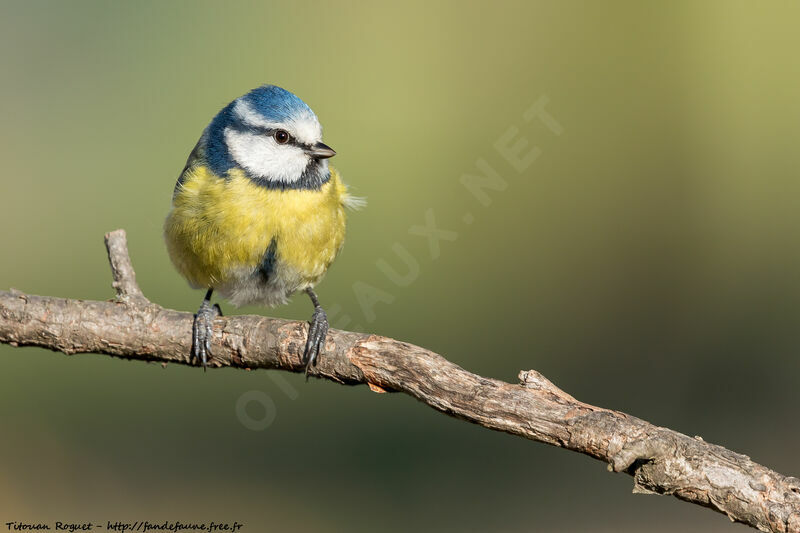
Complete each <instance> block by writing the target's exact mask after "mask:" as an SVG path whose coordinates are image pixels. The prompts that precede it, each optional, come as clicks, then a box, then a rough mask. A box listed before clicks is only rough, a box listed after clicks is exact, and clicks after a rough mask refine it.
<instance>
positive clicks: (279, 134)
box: [275, 130, 289, 144]
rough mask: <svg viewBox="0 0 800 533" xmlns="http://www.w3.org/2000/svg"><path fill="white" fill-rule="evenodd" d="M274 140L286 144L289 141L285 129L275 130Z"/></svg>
mask: <svg viewBox="0 0 800 533" xmlns="http://www.w3.org/2000/svg"><path fill="white" fill-rule="evenodd" d="M275 140H276V141H277V142H278V144H286V143H288V142H289V133H288V132H287V131H285V130H276V131H275Z"/></svg>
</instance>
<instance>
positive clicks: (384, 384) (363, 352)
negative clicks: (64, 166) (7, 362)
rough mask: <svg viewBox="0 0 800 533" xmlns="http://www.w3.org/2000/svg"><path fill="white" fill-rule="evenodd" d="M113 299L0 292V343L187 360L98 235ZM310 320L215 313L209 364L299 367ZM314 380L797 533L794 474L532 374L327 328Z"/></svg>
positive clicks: (163, 319)
mask: <svg viewBox="0 0 800 533" xmlns="http://www.w3.org/2000/svg"><path fill="white" fill-rule="evenodd" d="M106 247H107V248H108V254H109V261H110V263H111V270H112V275H113V278H114V283H113V286H114V288H115V289H116V290H117V297H116V299H114V300H112V301H106V302H98V301H84V300H68V299H63V298H53V297H45V296H33V295H27V294H23V293H21V292H19V291H15V290H13V289H12V290H11V291H0V342H3V343H7V344H11V345H13V346H40V347H43V348H48V349H50V350H55V351H60V352H64V353H65V354H74V353H87V352H94V353H101V354H108V355H112V356H117V357H123V358H127V359H139V360H145V361H159V362H165V363H180V364H186V365H192V364H196V362H195V361H192V360H191V359H190V353H191V342H192V320H193V317H192V315H191V314H190V313H181V312H178V311H173V310H169V309H164V308H162V307H161V306H159V305H156V304H154V303H152V302H150V301H149V300H147V299H146V298H145V297H144V295H143V294H142V292H141V290H140V289H139V287H138V285H137V284H136V279H135V275H134V271H133V267H132V265H131V261H130V259H129V256H128V251H127V244H126V240H125V232H124V231H123V230H117V231H114V232H111V233H109V234H107V235H106ZM307 329H308V325H307V324H306V323H305V322H293V321H287V320H281V319H277V318H267V317H259V316H228V317H219V318H217V319H216V320H215V323H214V333H215V335H214V341H213V345H212V348H213V358H212V359H211V361H210V362H209V366H210V367H223V366H232V367H237V368H269V369H278V370H287V371H290V372H302V371H303V370H304V365H303V364H302V362H301V355H302V352H303V347H304V346H305V336H306V332H307ZM312 375H315V376H317V377H320V378H326V379H330V380H333V381H336V382H339V383H342V384H347V385H356V384H367V385H369V387H370V388H371V389H372V390H373V391H376V392H386V391H399V392H404V393H406V394H409V395H410V396H413V397H414V398H416V399H418V400H420V401H421V402H423V403H426V404H428V405H429V406H431V407H433V408H434V409H436V410H438V411H441V412H443V413H446V414H448V415H450V416H454V417H457V418H460V419H463V420H466V421H468V422H472V423H475V424H478V425H481V426H483V427H486V428H489V429H493V430H497V431H505V432H507V433H512V434H514V435H519V436H522V437H525V438H527V439H531V440H534V441H539V442H544V443H547V444H552V445H554V446H560V447H563V448H566V449H569V450H573V451H576V452H580V453H584V454H586V455H589V456H591V457H594V458H596V459H599V460H601V461H605V462H607V463H608V464H609V466H608V468H609V470H611V471H614V472H625V473H627V474H630V475H631V476H633V479H634V488H633V492H635V493H656V494H672V495H674V496H676V497H677V498H679V499H681V500H684V501H687V502H691V503H695V504H698V505H702V506H705V507H709V508H711V509H715V510H717V511H719V512H721V513H724V514H726V515H727V516H728V517H729V518H730V519H731V520H732V521H736V522H742V523H744V524H747V525H749V526H752V527H755V528H758V529H760V530H762V531H774V532H781V533H800V479H798V478H795V477H789V476H785V475H783V474H779V473H777V472H774V471H772V470H770V469H768V468H766V467H764V466H762V465H759V464H757V463H755V462H753V461H751V460H750V458H749V457H747V456H745V455H741V454H738V453H735V452H732V451H730V450H727V449H725V448H723V447H721V446H717V445H715V444H710V443H707V442H705V441H703V439H701V438H700V437H694V438H693V437H689V436H687V435H683V434H681V433H678V432H676V431H673V430H671V429H667V428H663V427H658V426H654V425H652V424H650V423H648V422H645V421H644V420H641V419H639V418H636V417H633V416H631V415H628V414H625V413H621V412H618V411H613V410H610V409H603V408H601V407H595V406H593V405H589V404H586V403H583V402H580V401H577V400H576V399H575V398H573V397H572V396H570V395H569V394H567V393H566V392H564V391H562V390H561V389H559V388H558V387H556V386H555V385H553V384H552V383H551V382H550V381H549V380H548V379H547V378H545V377H544V376H542V375H541V374H540V373H539V372H537V371H535V370H526V371H522V372H520V374H519V383H515V384H511V383H505V382H502V381H498V380H495V379H488V378H484V377H481V376H478V375H475V374H472V373H470V372H467V371H466V370H464V369H463V368H461V367H459V366H457V365H455V364H453V363H451V362H450V361H448V360H446V359H445V358H443V357H442V356H440V355H438V354H435V353H433V352H431V351H429V350H426V349H424V348H420V347H419V346H414V345H412V344H407V343H405V342H401V341H397V340H393V339H389V338H386V337H380V336H377V335H367V334H361V333H353V332H348V331H339V330H334V329H332V330H330V332H329V334H328V338H327V341H326V345H325V351H324V356H323V357H321V358H320V360H319V364H318V366H316V367H315V368H313V369H312Z"/></svg>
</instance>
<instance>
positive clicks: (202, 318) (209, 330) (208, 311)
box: [192, 301, 222, 370]
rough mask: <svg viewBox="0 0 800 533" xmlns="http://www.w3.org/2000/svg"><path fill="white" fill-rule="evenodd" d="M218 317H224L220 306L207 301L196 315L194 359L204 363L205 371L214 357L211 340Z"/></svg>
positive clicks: (193, 336)
mask: <svg viewBox="0 0 800 533" xmlns="http://www.w3.org/2000/svg"><path fill="white" fill-rule="evenodd" d="M218 316H222V309H220V307H219V304H214V305H210V304H209V303H208V302H207V301H205V302H203V305H201V306H200V309H198V311H197V314H195V315H194V326H193V327H192V358H193V359H196V360H198V361H200V362H201V363H202V365H203V370H205V369H206V367H207V366H208V358H209V357H211V356H212V354H211V339H213V338H214V319H215V318H216V317H218Z"/></svg>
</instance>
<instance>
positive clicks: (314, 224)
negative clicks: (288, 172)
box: [164, 165, 347, 289]
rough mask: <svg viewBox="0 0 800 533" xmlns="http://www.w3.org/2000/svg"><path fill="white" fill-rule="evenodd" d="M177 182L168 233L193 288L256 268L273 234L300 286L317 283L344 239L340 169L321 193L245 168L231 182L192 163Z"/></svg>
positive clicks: (220, 282)
mask: <svg viewBox="0 0 800 533" xmlns="http://www.w3.org/2000/svg"><path fill="white" fill-rule="evenodd" d="M186 172H187V175H186V176H185V177H184V181H183V184H182V185H181V186H179V187H178V189H177V191H176V194H175V197H174V199H173V208H172V211H171V212H170V214H169V216H168V217H167V221H166V223H165V226H164V233H165V237H166V241H167V249H168V250H169V255H170V257H171V258H172V262H173V263H174V264H175V266H176V268H177V269H178V271H179V272H180V273H181V274H182V275H183V276H184V277H185V278H186V279H187V280H188V281H189V283H190V284H191V285H192V286H194V287H215V286H219V285H224V284H225V283H228V282H230V281H231V280H232V279H233V276H235V275H236V273H237V272H239V273H240V272H241V271H242V270H243V269H255V268H256V267H257V266H258V265H259V264H260V263H261V261H262V259H263V257H264V253H265V251H266V250H267V247H268V246H269V244H270V241H272V239H273V238H275V239H276V244H277V253H276V260H277V263H278V264H279V265H280V267H281V268H288V269H290V270H291V271H293V273H294V275H295V276H296V277H297V279H298V281H299V284H300V285H302V286H299V287H294V289H298V288H303V286H313V285H314V284H315V283H317V282H318V281H319V280H320V279H321V278H322V276H323V275H324V274H325V271H326V270H327V269H328V266H330V264H331V262H332V261H333V259H334V258H335V257H336V254H337V253H338V252H339V249H340V248H341V246H342V244H343V242H344V229H345V214H344V209H343V203H344V202H345V201H346V200H347V191H346V187H345V186H344V184H343V183H342V182H341V180H340V178H339V175H338V173H337V172H336V171H335V170H334V169H333V168H331V178H330V180H329V181H328V182H327V183H325V184H324V185H323V186H322V188H321V189H320V190H316V191H312V190H292V189H287V190H282V191H281V190H274V189H266V188H264V187H261V186H258V185H256V184H255V183H253V182H252V181H251V180H249V179H248V178H247V177H246V176H245V175H244V174H243V173H242V172H241V171H239V170H232V171H231V172H230V173H229V177H228V178H227V179H222V178H220V177H218V176H216V175H214V174H213V173H212V172H211V170H209V169H208V167H206V166H204V165H199V166H196V167H194V168H190V169H188V170H187V171H186Z"/></svg>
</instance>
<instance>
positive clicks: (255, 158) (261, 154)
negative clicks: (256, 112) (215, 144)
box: [225, 128, 309, 183]
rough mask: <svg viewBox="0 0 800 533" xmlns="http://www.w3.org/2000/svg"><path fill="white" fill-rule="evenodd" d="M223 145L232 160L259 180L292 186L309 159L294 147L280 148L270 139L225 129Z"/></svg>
mask: <svg viewBox="0 0 800 533" xmlns="http://www.w3.org/2000/svg"><path fill="white" fill-rule="evenodd" d="M225 143H226V144H227V145H228V149H229V150H230V152H231V156H233V159H234V160H235V161H236V162H237V163H238V164H239V165H241V167H242V168H244V169H245V170H247V171H248V172H249V173H250V174H252V175H254V176H258V177H259V178H265V179H270V180H273V181H281V182H284V183H292V182H295V181H297V180H299V179H300V177H301V176H302V175H303V171H304V170H305V169H306V166H307V165H308V162H309V158H308V155H307V154H306V153H305V152H304V151H303V150H301V149H300V148H298V147H296V146H291V145H280V144H278V143H276V142H275V140H274V139H273V138H272V137H267V136H265V135H256V134H253V133H246V132H240V131H236V130H233V129H231V128H227V129H226V130H225Z"/></svg>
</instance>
